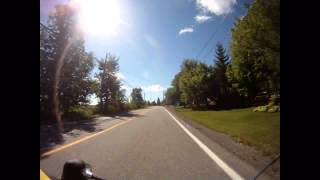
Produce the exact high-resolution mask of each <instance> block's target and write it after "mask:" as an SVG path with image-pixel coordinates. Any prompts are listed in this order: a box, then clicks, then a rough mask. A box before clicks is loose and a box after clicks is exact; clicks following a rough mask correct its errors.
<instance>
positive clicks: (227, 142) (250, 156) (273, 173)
mask: <svg viewBox="0 0 320 180" xmlns="http://www.w3.org/2000/svg"><path fill="white" fill-rule="evenodd" d="M165 108H166V109H167V110H168V111H170V112H171V113H172V114H173V115H174V116H175V117H177V118H178V120H179V121H181V122H182V123H184V125H186V126H187V127H189V128H188V129H190V127H192V129H195V130H196V131H194V132H199V134H198V135H199V136H201V135H202V136H204V137H205V138H203V139H207V140H208V141H210V142H208V143H214V144H215V146H214V147H213V148H215V152H216V151H217V150H218V149H220V148H221V151H220V152H223V149H225V150H226V151H227V152H229V153H230V154H232V155H233V156H234V157H236V158H238V159H239V160H240V161H244V162H245V163H247V164H248V165H249V166H252V167H254V168H255V169H256V171H258V170H260V169H262V168H264V167H265V165H267V164H268V163H269V162H270V161H271V160H272V159H273V158H274V157H272V156H269V157H266V156H262V154H261V153H260V152H258V151H256V150H255V149H254V148H253V147H250V146H247V145H244V144H241V143H238V142H235V141H234V140H233V139H232V138H231V137H229V136H228V135H226V134H223V133H220V132H216V131H214V130H212V129H209V128H207V127H205V126H203V125H201V124H199V123H197V122H195V121H193V120H191V119H189V118H186V117H183V116H181V115H179V114H178V113H177V112H176V111H175V110H174V108H173V107H168V106H166V107H165ZM218 146H219V147H218ZM218 154H219V153H218ZM220 155H221V156H225V157H226V158H227V159H230V158H228V156H229V155H226V154H224V153H220ZM233 159H235V158H233ZM233 162H234V160H230V163H233ZM279 169H280V162H279V161H278V162H276V163H275V164H274V165H272V166H271V167H269V168H268V169H267V171H266V173H265V174H267V175H268V176H270V177H271V178H272V179H280V172H279V171H280V170H279ZM248 173H249V172H248ZM249 174H251V173H249Z"/></svg>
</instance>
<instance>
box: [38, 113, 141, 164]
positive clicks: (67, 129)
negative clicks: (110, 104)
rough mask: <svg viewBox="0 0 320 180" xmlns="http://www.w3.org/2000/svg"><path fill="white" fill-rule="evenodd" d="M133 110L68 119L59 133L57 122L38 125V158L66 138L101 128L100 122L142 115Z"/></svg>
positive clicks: (123, 119)
mask: <svg viewBox="0 0 320 180" xmlns="http://www.w3.org/2000/svg"><path fill="white" fill-rule="evenodd" d="M142 116H143V115H139V114H137V113H134V112H122V113H119V114H115V115H112V116H101V117H97V118H93V119H90V120H82V121H69V122H64V123H63V133H62V134H61V133H59V130H58V125H57V124H50V125H40V158H41V159H43V158H45V157H41V155H42V154H44V153H45V152H48V151H50V150H52V149H54V148H55V147H56V146H57V145H61V144H63V143H65V141H66V138H74V137H78V136H80V135H81V134H80V133H81V132H87V133H92V132H97V131H100V130H102V129H101V127H99V125H100V124H102V123H105V122H107V121H112V120H122V121H126V120H128V118H130V117H142Z"/></svg>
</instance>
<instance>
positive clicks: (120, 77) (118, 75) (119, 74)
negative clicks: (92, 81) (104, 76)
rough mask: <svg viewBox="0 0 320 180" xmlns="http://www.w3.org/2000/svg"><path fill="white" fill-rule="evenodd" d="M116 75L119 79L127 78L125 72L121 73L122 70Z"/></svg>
mask: <svg viewBox="0 0 320 180" xmlns="http://www.w3.org/2000/svg"><path fill="white" fill-rule="evenodd" d="M116 76H117V77H118V79H125V76H124V75H123V74H121V73H120V72H118V73H117V74H116Z"/></svg>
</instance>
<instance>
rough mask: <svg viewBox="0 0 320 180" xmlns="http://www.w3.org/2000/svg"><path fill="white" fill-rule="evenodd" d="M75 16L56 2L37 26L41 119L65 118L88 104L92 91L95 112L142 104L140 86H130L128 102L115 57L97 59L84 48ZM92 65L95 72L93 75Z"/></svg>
mask: <svg viewBox="0 0 320 180" xmlns="http://www.w3.org/2000/svg"><path fill="white" fill-rule="evenodd" d="M76 18H77V12H76V11H75V10H74V9H72V8H70V7H69V6H68V5H57V6H56V7H55V9H54V11H53V12H51V13H50V15H49V17H48V21H47V26H40V117H41V120H56V119H57V118H59V117H62V118H63V117H68V115H70V114H72V113H73V111H74V109H76V108H77V107H80V106H86V105H88V104H89V102H90V96H91V95H93V94H95V95H96V96H97V98H98V99H99V103H98V106H97V107H98V108H97V109H96V111H97V113H100V114H108V113H115V112H119V111H124V110H128V109H132V108H140V107H143V106H144V105H145V102H144V100H143V98H142V95H141V93H142V89H141V88H133V90H132V93H131V97H132V98H131V99H132V100H131V101H130V102H128V99H127V98H126V96H125V90H124V89H121V81H120V79H119V78H118V77H117V73H118V72H119V63H118V61H119V58H118V57H116V56H115V55H113V54H110V53H106V57H105V58H101V59H97V58H96V57H95V56H94V54H93V53H91V52H87V51H86V50H85V47H84V38H83V35H82V33H81V32H80V31H79V30H78V29H77V26H76ZM95 66H97V67H98V71H97V72H96V73H95V74H93V69H94V67H95ZM55 98H56V99H55ZM56 101H58V102H56ZM56 106H57V107H58V110H57V109H56ZM57 113H59V114H58V115H57Z"/></svg>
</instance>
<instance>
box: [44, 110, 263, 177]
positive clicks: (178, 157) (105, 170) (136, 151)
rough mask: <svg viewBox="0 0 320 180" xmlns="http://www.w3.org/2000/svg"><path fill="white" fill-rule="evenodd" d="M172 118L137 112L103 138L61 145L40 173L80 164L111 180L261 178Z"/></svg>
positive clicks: (108, 128) (52, 173)
mask: <svg viewBox="0 0 320 180" xmlns="http://www.w3.org/2000/svg"><path fill="white" fill-rule="evenodd" d="M174 118H175V117H172V115H170V114H169V112H167V111H166V110H165V108H163V107H150V108H147V109H143V110H139V111H136V113H135V114H134V116H131V117H127V118H124V119H117V120H116V121H110V122H108V123H109V124H110V125H109V126H105V127H104V128H105V129H106V130H105V131H103V132H100V133H99V134H94V133H92V134H94V135H92V137H90V138H87V139H83V137H81V139H79V140H77V141H75V143H74V144H71V145H70V144H69V145H67V146H65V147H64V146H63V145H62V146H60V149H57V150H56V151H54V152H52V153H51V154H50V153H49V154H48V155H47V156H45V157H43V158H41V160H40V168H41V169H42V170H43V171H44V172H46V173H47V174H48V175H49V176H54V177H59V176H60V175H61V173H62V167H63V164H64V162H65V161H67V160H69V159H82V160H84V161H86V162H88V163H89V164H91V165H92V167H93V172H94V174H96V175H97V176H100V177H103V178H106V179H108V180H115V179H128V180H129V179H130V180H134V179H181V180H182V179H183V180H188V179H190V180H195V179H201V180H207V179H208V180H209V179H210V180H212V179H217V180H224V179H241V178H242V179H250V178H251V177H253V176H254V175H255V174H256V173H257V170H256V169H254V168H253V167H251V166H250V165H248V164H246V163H245V162H243V161H241V160H240V159H238V158H237V157H235V156H233V155H232V154H230V153H228V152H226V151H225V150H224V149H223V148H222V147H220V146H219V145H217V144H215V143H214V142H212V141H210V140H209V139H207V138H206V137H205V136H203V135H202V134H201V133H200V132H198V131H197V130H196V129H194V128H192V127H191V126H188V125H187V124H185V123H184V122H182V121H180V120H179V119H178V118H176V119H177V120H175V119H174ZM179 122H180V125H179ZM114 126H116V127H114ZM183 128H184V129H185V130H184V129H183ZM186 131H188V132H189V134H188V132H186ZM190 134H191V135H190ZM192 136H193V137H192ZM84 138H85V137H84ZM69 143H70V142H69ZM199 143H200V144H199ZM61 147H62V148H61ZM206 148H207V149H206ZM261 179H268V177H266V176H265V177H262V178H261Z"/></svg>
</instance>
